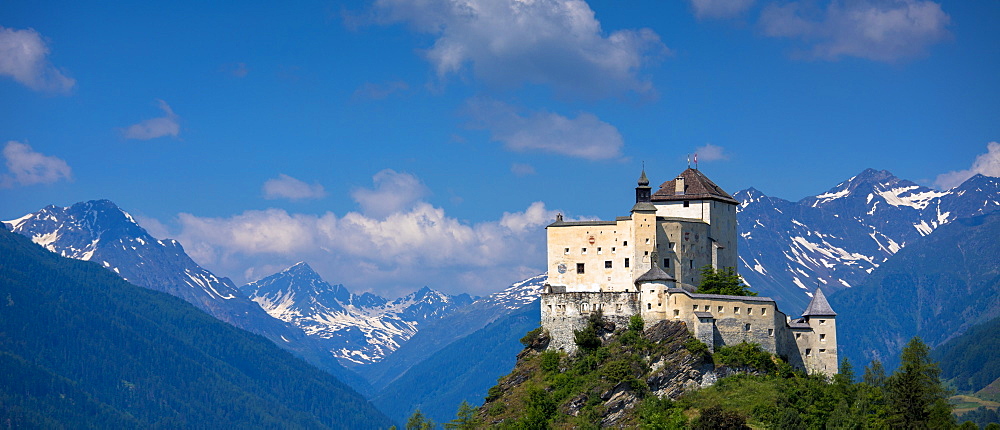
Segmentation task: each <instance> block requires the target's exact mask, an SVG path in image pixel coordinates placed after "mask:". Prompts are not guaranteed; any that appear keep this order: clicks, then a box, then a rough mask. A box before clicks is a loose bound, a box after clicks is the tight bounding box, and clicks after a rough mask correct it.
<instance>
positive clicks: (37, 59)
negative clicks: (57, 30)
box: [0, 26, 76, 93]
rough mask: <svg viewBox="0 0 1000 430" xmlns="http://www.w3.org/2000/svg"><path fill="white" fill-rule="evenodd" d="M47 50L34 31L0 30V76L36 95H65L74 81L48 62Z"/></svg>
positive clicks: (0, 28) (39, 36) (2, 28)
mask: <svg viewBox="0 0 1000 430" xmlns="http://www.w3.org/2000/svg"><path fill="white" fill-rule="evenodd" d="M48 55H49V47H48V46H46V44H45V41H44V40H42V36H41V35H40V34H38V32H37V31H35V30H34V29H30V28H29V29H26V30H15V29H13V28H5V27H3V26H0V75H6V76H10V77H11V78H13V79H14V80H15V81H17V82H20V83H22V84H24V85H26V86H27V87H28V88H31V89H33V90H37V91H48V92H55V93H68V92H69V91H70V90H71V89H72V88H73V86H74V85H76V81H75V80H73V78H70V77H68V76H66V75H65V74H63V72H62V71H61V70H59V69H57V68H56V67H55V66H53V65H52V63H51V62H49V59H48Z"/></svg>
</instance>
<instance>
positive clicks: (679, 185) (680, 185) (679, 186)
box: [674, 176, 684, 195]
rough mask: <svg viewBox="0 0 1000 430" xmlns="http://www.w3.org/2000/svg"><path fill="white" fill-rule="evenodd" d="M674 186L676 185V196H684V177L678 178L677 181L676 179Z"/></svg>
mask: <svg viewBox="0 0 1000 430" xmlns="http://www.w3.org/2000/svg"><path fill="white" fill-rule="evenodd" d="M674 184H675V185H676V186H675V188H674V194H675V195H681V194H684V177H683V176H678V177H677V179H674Z"/></svg>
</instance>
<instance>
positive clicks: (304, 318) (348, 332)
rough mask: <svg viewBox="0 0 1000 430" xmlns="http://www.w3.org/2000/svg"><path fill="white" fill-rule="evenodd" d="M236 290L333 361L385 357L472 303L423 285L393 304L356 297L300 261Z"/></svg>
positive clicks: (359, 361) (371, 296)
mask: <svg viewBox="0 0 1000 430" xmlns="http://www.w3.org/2000/svg"><path fill="white" fill-rule="evenodd" d="M240 290H241V291H242V293H243V294H244V295H246V296H248V297H249V298H250V299H251V300H253V301H254V302H256V303H257V304H258V305H260V307H261V308H263V309H264V310H265V311H266V312H267V313H269V314H270V315H271V316H272V317H275V318H278V319H280V320H282V321H285V322H288V323H291V324H293V325H295V326H298V327H299V328H301V329H302V330H303V331H304V332H305V333H306V334H307V335H309V336H310V337H313V338H316V339H319V340H320V341H321V343H322V344H323V345H324V347H325V348H327V350H328V351H329V352H330V353H331V354H333V355H334V356H335V357H337V358H339V359H341V360H342V361H344V362H345V363H356V364H364V363H373V362H376V361H379V360H381V359H383V358H385V356H386V355H388V354H390V353H392V352H393V351H395V350H396V349H397V348H399V346H400V345H402V344H403V343H404V342H405V341H406V340H408V339H409V338H410V337H412V336H413V335H414V334H415V333H416V332H417V330H418V329H419V326H420V325H421V324H423V323H425V322H426V321H428V320H432V319H437V318H440V317H442V316H445V315H447V314H449V313H451V312H453V311H454V310H456V309H458V308H460V307H462V306H465V305H468V304H469V303H471V302H472V301H473V299H472V298H471V297H469V296H468V295H467V294H460V295H458V296H450V295H447V294H444V293H441V292H438V291H435V290H433V289H430V288H428V287H423V288H421V289H419V290H417V291H415V292H413V293H411V294H408V295H406V296H403V297H400V298H398V299H395V300H392V301H389V300H386V299H385V298H382V297H379V296H377V295H375V294H371V293H365V294H362V295H360V296H358V295H355V294H353V293H351V292H350V291H349V290H347V288H345V287H344V286H343V285H331V284H329V283H327V282H326V281H324V280H323V278H322V277H320V275H319V274H317V273H316V272H315V271H314V270H313V269H312V268H311V267H309V265H308V264H307V263H304V262H300V263H297V264H295V265H293V266H291V267H289V268H287V269H285V270H283V271H281V272H278V273H276V274H274V275H271V276H268V277H266V278H264V279H261V280H259V281H256V282H252V283H249V284H247V285H244V286H243V287H241V288H240Z"/></svg>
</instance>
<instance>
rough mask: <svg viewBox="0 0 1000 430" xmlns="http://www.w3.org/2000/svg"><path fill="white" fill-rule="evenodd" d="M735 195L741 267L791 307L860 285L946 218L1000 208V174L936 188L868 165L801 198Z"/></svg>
mask: <svg viewBox="0 0 1000 430" xmlns="http://www.w3.org/2000/svg"><path fill="white" fill-rule="evenodd" d="M974 190H975V191H974ZM734 196H735V197H736V199H737V200H738V201H740V202H741V205H740V207H739V208H738V212H737V217H738V226H739V227H738V228H739V235H740V238H739V240H740V243H739V255H740V260H741V263H742V267H741V268H740V270H739V272H740V274H742V275H743V277H744V279H745V280H746V281H747V283H748V284H749V285H750V286H751V287H754V288H755V289H757V290H758V291H760V292H761V293H762V294H765V295H769V296H773V297H775V298H777V299H779V301H780V299H782V298H784V299H785V300H787V301H789V302H792V304H791V306H787V305H786V306H787V307H788V308H791V309H794V308H796V307H802V306H804V305H805V304H806V303H808V298H807V294H805V293H808V292H809V291H812V290H813V289H815V288H816V287H817V286H821V287H824V288H828V289H830V290H832V291H836V290H837V289H840V288H848V287H850V286H852V285H856V284H857V283H859V282H860V281H861V280H863V279H864V278H865V277H866V276H867V275H868V274H869V273H871V272H872V271H873V270H874V269H875V268H877V267H878V266H879V265H881V264H882V263H883V262H885V261H886V260H887V259H888V258H890V257H891V256H893V255H894V254H895V253H896V252H898V251H899V250H900V249H902V248H903V247H905V246H906V244H907V243H908V242H910V241H912V240H914V239H916V238H919V237H921V236H926V235H928V234H930V233H931V232H933V231H934V230H935V229H936V228H938V227H939V226H941V225H943V224H946V223H948V222H951V221H953V220H955V219H957V218H964V217H968V216H973V215H979V214H982V213H986V212H990V211H995V210H998V209H1000V180H997V179H996V178H988V177H981V176H980V177H973V178H970V179H969V180H968V181H966V183H964V184H962V185H960V186H959V187H956V188H954V189H951V190H948V191H938V190H934V189H931V188H928V187H925V186H922V185H918V184H916V183H913V182H911V181H908V180H905V179H900V178H897V177H896V176H894V175H893V174H892V173H890V172H888V171H886V170H874V169H866V170H865V171H863V172H861V173H859V174H858V175H856V176H854V177H852V178H850V179H848V180H846V181H843V182H841V183H840V184H838V185H836V186H835V187H833V188H831V189H829V190H828V191H827V192H825V193H822V194H819V195H816V196H813V197H806V198H804V199H802V200H800V201H799V202H797V203H792V202H788V201H785V200H781V199H777V198H773V197H766V196H763V194H762V193H759V191H757V190H754V189H748V190H743V191H739V192H737V193H735V194H734ZM765 203H767V204H765Z"/></svg>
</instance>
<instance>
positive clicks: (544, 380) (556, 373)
mask: <svg viewBox="0 0 1000 430" xmlns="http://www.w3.org/2000/svg"><path fill="white" fill-rule="evenodd" d="M596 327H597V329H596V330H595V332H594V334H595V335H596V336H598V338H600V339H601V341H600V342H599V343H600V344H603V346H601V347H599V348H595V349H593V350H591V351H587V352H583V353H581V354H579V355H576V356H567V355H566V354H563V353H558V352H555V351H546V347H547V346H548V341H549V339H548V336H547V334H546V333H544V332H542V331H541V330H538V331H534V332H531V333H529V334H528V335H527V336H525V338H524V339H522V343H524V344H525V345H526V347H525V349H524V350H523V351H522V352H521V353H520V354H518V357H517V365H516V366H515V367H514V370H513V371H512V372H511V373H510V374H508V375H507V376H505V377H503V378H501V379H500V380H499V382H498V384H497V385H496V386H494V387H493V388H491V389H490V391H489V395H488V396H487V398H486V401H485V403H484V404H483V406H482V407H481V408H479V411H478V416H477V418H478V420H479V422H480V423H484V424H486V425H488V426H495V425H501V424H514V425H515V426H516V425H517V424H515V422H520V424H529V425H530V423H529V422H527V421H530V422H536V421H541V422H544V421H547V420H552V419H554V421H552V422H553V424H555V425H556V426H557V427H564V426H565V427H578V426H591V425H593V424H594V423H600V425H601V426H602V427H604V426H608V427H622V426H624V427H634V426H636V425H638V421H637V417H636V408H637V406H638V405H639V404H640V403H641V402H642V401H643V399H645V398H647V397H650V396H656V397H663V398H677V397H678V396H680V395H681V394H683V393H685V392H687V391H690V390H694V389H697V388H699V387H702V386H707V385H711V384H712V383H714V381H715V380H716V378H717V372H716V370H715V366H714V364H713V363H712V361H711V358H710V356H709V355H708V354H707V353H705V352H704V351H703V350H701V349H700V348H699V345H700V346H701V347H704V345H703V344H701V343H700V342H698V341H697V340H695V339H694V338H693V337H692V336H691V335H690V334H689V333H688V330H687V327H686V326H685V325H684V323H682V322H676V321H661V322H658V323H657V324H655V325H653V326H651V327H649V328H647V329H645V330H642V328H641V327H634V326H633V327H631V328H624V329H619V330H617V331H616V327H614V325H613V324H611V323H608V322H602V323H600V324H598V325H597V326H596ZM526 420H527V421H526Z"/></svg>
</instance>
